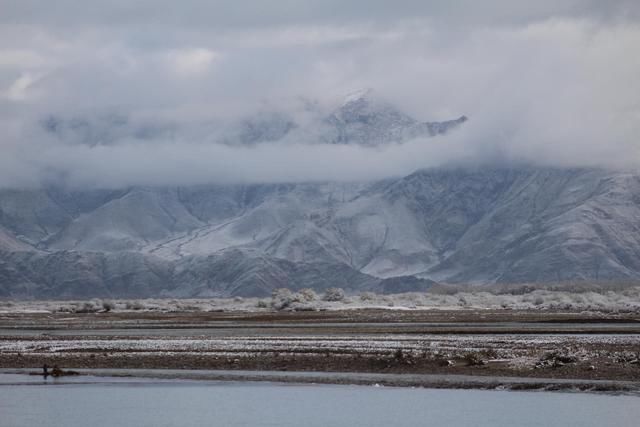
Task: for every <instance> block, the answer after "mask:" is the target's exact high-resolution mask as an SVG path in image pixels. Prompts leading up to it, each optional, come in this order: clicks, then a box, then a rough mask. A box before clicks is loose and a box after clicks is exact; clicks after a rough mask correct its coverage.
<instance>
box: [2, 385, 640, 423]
mask: <svg viewBox="0 0 640 427" xmlns="http://www.w3.org/2000/svg"><path fill="white" fill-rule="evenodd" d="M0 377H1V378H0V426H2V427H5V426H7V427H8V426H29V427H39V426H67V427H75V426H90V427H102V426H109V427H114V426H115V427H123V426H153V427H162V426H181V427H182V426H184V427H189V426H198V427H201V426H225V427H226V426H281V427H287V426H304V427H313V426H323V427H325V426H331V427H339V426H349V427H358V426H367V427H377V426H384V427H390V426H412V427H416V426H480V427H481V426H509V427H511V426H545V427H546V426H580V427H585V426H598V427H601V426H617V427H624V426H633V427H636V426H638V425H640V424H639V423H640V398H639V397H635V396H609V395H594V394H578V393H575V394H572V393H544V392H533V393H526V392H503V391H475V390H473V391H472V390H427V389H408V388H385V387H362V386H328V385H279V384H270V383H221V382H187V381H175V380H172V381H150V380H130V379H126V380H123V379H120V380H111V379H106V380H105V379H97V378H90V377H83V378H78V379H74V380H72V381H70V382H65V383H58V384H53V382H52V381H51V380H49V381H48V383H47V384H42V380H41V379H39V378H38V377H32V378H28V377H26V376H24V375H0Z"/></svg>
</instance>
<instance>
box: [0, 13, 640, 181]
mask: <svg viewBox="0 0 640 427" xmlns="http://www.w3.org/2000/svg"><path fill="white" fill-rule="evenodd" d="M569 3H571V2H569ZM569 3H567V7H565V8H561V9H562V10H559V11H558V13H557V14H555V15H554V14H551V15H547V14H544V13H540V14H534V16H529V14H526V13H524V12H522V11H520V12H519V11H514V15H513V17H512V18H508V17H507V16H505V18H504V20H503V21H500V22H494V21H492V20H489V21H487V22H485V23H483V22H474V23H473V25H469V27H468V28H466V29H461V28H460V27H455V28H456V30H455V31H453V30H451V29H447V28H446V25H442V23H438V22H435V21H434V19H433V17H428V16H424V17H422V18H421V17H418V18H414V19H409V17H395V18H394V19H393V20H391V21H390V22H388V23H386V24H385V25H382V24H381V23H380V22H378V21H377V20H375V19H372V20H369V21H366V20H365V21H358V20H357V19H356V18H355V17H350V18H348V19H347V18H345V21H340V22H333V21H331V20H328V21H327V20H318V21H317V22H315V21H309V22H307V21H304V20H303V21H300V22H299V23H298V24H293V23H291V22H282V23H280V22H274V23H271V24H270V25H269V26H259V25H257V26H247V27H246V28H244V27H242V26H240V27H234V28H224V29H204V28H203V29H200V30H198V31H190V30H189V29H187V28H184V27H183V26H180V25H176V26H174V27H171V28H168V29H167V31H168V33H170V34H172V37H171V38H170V39H167V36H166V33H163V32H162V31H160V30H161V29H160V28H150V32H149V34H151V35H154V34H155V35H156V36H153V37H151V36H150V37H151V39H141V38H140V34H139V33H137V32H136V31H135V30H134V29H133V28H132V27H129V26H123V27H117V28H116V26H113V25H111V24H108V25H107V24H105V25H95V26H93V27H91V28H86V27H79V28H76V31H77V33H76V35H75V36H73V37H72V36H71V35H70V34H67V33H66V32H65V31H63V30H62V29H61V27H59V26H58V25H59V24H56V22H49V21H46V20H44V21H41V20H38V19H35V18H33V17H32V18H33V19H32V20H31V21H29V20H27V21H26V23H25V24H24V25H13V24H9V23H6V24H4V25H3V27H2V29H0V33H1V34H2V35H3V37H2V39H3V40H4V41H3V42H0V127H1V128H2V129H3V134H2V138H0V150H1V152H2V155H1V156H0V187H5V188H6V187H24V186H39V185H46V184H49V183H65V184H69V185H74V186H103V187H104V186H107V187H115V186H126V185H134V184H140V185H187V184H199V183H210V182H284V181H314V180H369V179H380V178H384V177H388V176H397V175H405V174H408V173H411V172H413V171H415V170H416V169H420V168H428V167H434V166H441V165H447V164H471V165H478V164H492V165H495V164H534V165H550V166H598V167H609V168H636V167H638V166H639V165H638V163H639V162H640V139H639V138H640V137H639V136H640V101H638V100H639V99H640V81H639V80H638V78H637V76H638V75H640V62H639V61H638V60H637V59H636V56H637V55H633V53H634V52H635V51H636V50H637V46H640V24H639V23H638V21H637V15H636V14H635V13H628V14H626V15H624V17H625V18H624V19H616V18H615V16H617V15H616V14H614V13H609V12H607V13H604V12H603V8H602V7H600V6H598V5H597V4H596V3H595V2H594V3H593V4H592V3H590V2H586V3H585V4H583V5H582V6H581V7H582V9H581V8H580V7H578V6H579V5H578V3H576V2H573V3H571V5H569ZM569 6H571V7H569ZM618 6H620V10H627V9H629V8H631V9H633V11H635V8H634V7H633V3H629V2H621V3H620V4H618ZM623 6H624V7H626V8H627V9H624V8H623ZM443 7H444V6H443ZM589 8H591V9H589ZM578 9H579V10H582V11H583V12H584V11H589V10H592V12H593V13H578V12H575V11H576V10H578ZM614 9H615V10H618V7H617V6H616V8H614ZM20 10H21V9H20ZM20 10H19V9H16V11H14V13H22V12H20ZM608 10H609V9H608ZM611 10H613V9H611ZM445 15H446V14H443V15H442V19H445V18H444V16H445ZM381 16H382V15H381ZM620 16H622V15H620ZM507 18H508V19H507ZM451 20H455V15H453V17H452V18H451ZM238 25H239V24H238ZM77 34H80V35H82V36H81V37H78V36H77ZM163 34H164V35H163ZM154 37H155V38H154ZM9 40H11V41H9ZM361 87H374V88H376V89H377V90H378V92H380V93H382V94H384V95H385V96H386V97H387V98H388V99H389V100H390V101H392V102H393V103H394V104H395V105H397V106H398V107H400V108H401V109H403V110H405V111H406V112H408V113H409V114H410V115H412V116H413V117H415V118H416V119H419V120H424V121H431V120H446V119H451V118H455V117H458V116H460V115H462V114H465V115H467V116H469V117H470V120H469V121H468V122H467V123H465V124H464V125H463V126H462V127H461V128H460V129H457V130H456V131H454V132H450V133H449V134H447V135H445V136H441V137H436V138H429V139H419V140H413V141H408V142H406V143H404V144H390V145H389V146H387V147H382V148H374V149H372V148H366V147H361V146H337V145H326V144H325V145H323V144H318V141H317V140H314V138H313V136H312V135H307V136H304V137H300V138H298V139H296V140H287V141H286V142H285V141H281V142H272V143H265V144H260V145H257V146H252V147H233V146H231V145H225V144H218V143H215V141H211V139H210V138H208V137H207V135H209V134H207V133H206V132H205V133H199V132H200V130H198V129H200V128H201V127H202V124H203V123H217V122H216V121H215V120H213V119H214V118H215V119H216V120H218V119H220V120H226V121H227V122H228V121H233V120H240V119H241V118H243V117H250V116H251V115H253V114H255V112H256V111H281V112H284V113H286V114H289V115H290V116H292V117H303V118H304V116H305V114H306V113H307V112H308V110H309V109H321V110H323V111H331V109H332V108H333V107H335V106H336V105H338V104H339V98H340V94H343V93H347V92H350V91H352V90H353V89H356V88H361ZM113 111H118V112H120V113H122V114H123V115H124V116H125V117H127V118H132V119H131V120H134V121H135V120H139V119H140V118H144V119H145V120H151V121H153V122H154V123H160V125H161V126H160V127H162V126H165V124H166V126H165V127H166V129H165V130H166V132H164V133H162V132H161V133H159V134H158V135H157V136H155V137H150V136H149V135H146V136H144V137H140V136H139V135H135V134H128V133H126V132H125V133H124V134H122V135H118V137H117V138H115V139H114V140H113V141H109V143H108V144H84V143H77V141H72V140H69V139H65V138H64V137H62V138H61V137H53V136H51V135H47V134H46V133H44V132H42V131H41V127H42V121H43V120H45V119H46V118H47V117H49V116H50V115H52V114H53V115H56V116H60V117H83V116H91V115H92V114H96V112H99V113H100V114H102V113H104V112H107V113H110V112H113ZM211 126H212V127H214V128H215V125H214V124H211ZM194 129H195V130H194Z"/></svg>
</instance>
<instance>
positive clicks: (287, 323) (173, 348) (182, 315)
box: [0, 309, 640, 390]
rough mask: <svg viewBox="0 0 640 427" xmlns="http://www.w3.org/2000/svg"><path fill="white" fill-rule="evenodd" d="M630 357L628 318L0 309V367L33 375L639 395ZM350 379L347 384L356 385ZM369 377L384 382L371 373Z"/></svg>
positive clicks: (634, 342) (637, 372) (637, 328)
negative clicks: (45, 368) (213, 373)
mask: <svg viewBox="0 0 640 427" xmlns="http://www.w3.org/2000/svg"><path fill="white" fill-rule="evenodd" d="M639 359H640V315H639V314H638V313H637V312H636V313H633V312H630V313H624V314H612V313H608V314H604V313H598V312H569V311H541V310H537V311H532V310H486V309H485V310H474V309H469V310H388V309H355V310H334V311H318V312H271V311H262V312H171V313H159V312H148V311H130V312H105V313H86V314H79V313H38V312H35V313H25V312H23V313H17V312H11V313H9V312H5V313H1V314H0V368H4V369H7V368H29V369H32V370H34V372H38V370H39V368H40V367H41V366H42V365H43V364H45V363H46V364H48V365H49V366H55V365H57V366H59V367H61V368H63V369H85V370H87V371H86V372H89V373H91V372H92V371H95V372H98V371H99V370H100V369H109V368H110V369H116V368H117V369H174V370H175V369H178V370H183V371H178V372H185V373H186V372H188V371H187V370H224V371H234V372H237V373H238V374H236V376H237V375H239V374H240V372H244V371H278V372H281V373H283V372H284V371H286V372H312V371H314V372H324V373H327V372H333V373H338V372H342V373H347V372H348V373H369V374H393V375H396V378H397V375H399V374H401V375H407V374H410V375H414V377H407V378H408V379H407V378H405V379H404V380H402V381H400V382H398V381H395V382H394V381H392V380H391V378H393V377H392V376H389V377H387V378H389V381H390V382H389V384H390V385H425V386H438V384H444V386H447V387H449V386H452V385H455V384H457V385H458V386H464V385H465V384H466V386H474V384H476V385H477V386H478V387H481V388H486V387H488V386H491V387H494V386H503V385H504V384H503V382H504V381H503V382H501V381H497V380H488V379H487V380H484V381H480V382H478V381H472V380H471V379H467V380H464V381H460V382H458V381H457V380H456V381H453V382H451V381H449V384H448V385H447V384H445V383H446V381H445V382H444V383H443V382H442V381H435V380H437V379H438V378H440V377H441V376H451V375H465V376H473V377H483V378H502V377H512V378H513V377H516V378H530V379H531V378H535V379H536V380H535V381H534V380H527V381H521V382H519V383H518V382H516V383H510V387H512V388H513V387H515V388H517V387H521V388H545V387H546V388H549V387H558V386H557V384H558V379H569V380H575V381H572V382H571V381H570V382H569V383H565V385H571V387H574V386H575V387H578V388H582V389H607V390H617V389H620V390H629V389H634V390H640V360H639ZM167 372H168V371H167ZM434 375H435V377H434ZM253 376H255V375H253ZM253 376H252V375H249V374H245V377H244V378H249V379H251V378H253ZM219 377H220V376H219ZM276 377H277V376H276ZM276 377H268V379H271V380H273V379H277V378H276ZM281 377H282V375H281ZM220 378H222V377H220ZM283 378H284V379H285V380H286V378H285V377H283ZM346 378H347V379H345V378H343V377H340V376H332V375H327V374H325V375H322V376H313V377H312V380H313V381H314V382H342V381H347V380H348V377H346ZM354 378H355V379H352V381H351V382H358V380H357V376H356V377H354ZM450 378H459V379H460V378H465V377H450ZM258 379H260V378H258ZM577 380H579V381H577ZM602 380H605V382H604V383H602V382H599V381H602ZM296 381H300V380H299V379H298V380H296ZM372 381H374V382H382V383H384V380H383V379H379V378H376V379H374V380H372ZM496 381H497V382H496ZM607 381H608V382H607ZM611 381H613V382H611ZM454 383H455V384H454ZM560 383H562V381H561V382H560ZM554 384H556V385H555V386H554Z"/></svg>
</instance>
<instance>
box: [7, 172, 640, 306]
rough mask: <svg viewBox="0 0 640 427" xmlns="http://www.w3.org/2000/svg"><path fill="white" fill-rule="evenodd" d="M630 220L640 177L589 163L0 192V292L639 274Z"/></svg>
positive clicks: (246, 291)
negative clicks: (318, 180) (311, 180)
mask: <svg viewBox="0 0 640 427" xmlns="http://www.w3.org/2000/svg"><path fill="white" fill-rule="evenodd" d="M639 224H640V176H638V175H635V174H631V173H623V172H610V171H604V170H596V169H551V168H519V169H509V168H494V169H479V170H466V169H438V170H428V171H427V170H425V171H418V172H416V173H414V174H411V175H409V176H407V177H404V178H401V179H395V180H387V181H382V182H375V183H369V184H344V183H322V184H288V185H273V184H269V185H267V184H265V185H227V186H214V185H211V186H199V187H188V188H141V187H132V188H129V189H126V190H121V191H104V190H103V191H98V190H91V191H76V192H68V191H62V190H59V189H55V190H54V189H43V190H37V191H36V190H32V191H27V190H25V191H17V190H12V191H7V190H4V191H1V192H0V250H1V251H2V252H1V253H2V255H1V256H0V295H5V296H6V295H15V296H18V295H22V296H25V295H39V296H48V297H55V296H90V295H122V296H149V295H174V296H187V295H264V294H267V293H269V292H270V290H271V289H273V288H275V287H282V286H286V287H290V288H302V287H314V288H316V289H324V288H327V287H330V286H340V287H344V288H347V289H351V290H377V291H381V290H385V291H391V290H393V289H394V287H397V288H398V289H402V290H407V289H406V286H405V285H404V283H414V282H411V280H409V279H406V280H402V279H393V278H397V277H401V278H402V277H405V278H406V277H408V276H413V277H417V278H422V279H432V280H436V281H445V282H458V283H460V282H462V283H465V282H471V283H489V282H526V281H557V280H570V279H571V280H573V279H589V280H610V279H638V278H640V225H639ZM385 279H386V280H385ZM412 280H413V279H412ZM425 283H429V282H426V281H425V282H424V283H423V282H418V283H417V285H416V286H425ZM412 286H413V285H412Z"/></svg>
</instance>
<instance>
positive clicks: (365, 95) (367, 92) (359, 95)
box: [342, 87, 374, 107]
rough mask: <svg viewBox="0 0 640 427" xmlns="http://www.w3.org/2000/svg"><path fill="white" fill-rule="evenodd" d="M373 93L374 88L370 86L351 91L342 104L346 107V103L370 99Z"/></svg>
mask: <svg viewBox="0 0 640 427" xmlns="http://www.w3.org/2000/svg"><path fill="white" fill-rule="evenodd" d="M373 94H374V90H373V89H372V88H370V87H367V88H363V89H360V90H357V91H355V92H351V93H349V94H347V95H346V96H345V97H344V100H343V101H342V106H343V107H344V106H345V105H347V104H350V103H353V102H358V101H360V100H366V99H370V98H371V96H372V95H373Z"/></svg>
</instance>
